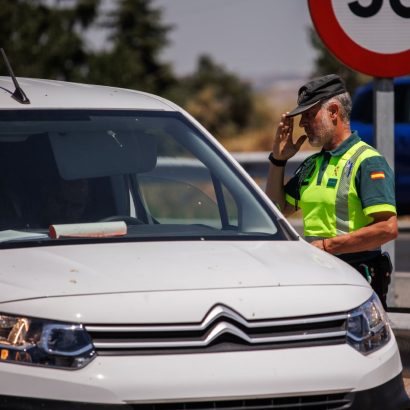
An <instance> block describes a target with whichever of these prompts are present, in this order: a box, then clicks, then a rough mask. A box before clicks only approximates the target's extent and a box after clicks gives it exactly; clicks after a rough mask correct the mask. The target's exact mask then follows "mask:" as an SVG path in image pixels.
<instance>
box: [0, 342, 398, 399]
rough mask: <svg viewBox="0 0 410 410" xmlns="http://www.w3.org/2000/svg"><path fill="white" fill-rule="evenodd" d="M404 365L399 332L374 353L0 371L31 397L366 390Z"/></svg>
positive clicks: (329, 349) (126, 361)
mask: <svg viewBox="0 0 410 410" xmlns="http://www.w3.org/2000/svg"><path fill="white" fill-rule="evenodd" d="M380 361H383V363H384V364H385V365H384V367H383V369H381V368H380ZM347 363H348V366H347V365H346V364H347ZM335 369H337V372H335ZM400 370H401V362H400V356H399V354H398V351H397V349H396V348H395V341H394V339H392V340H391V341H390V342H389V344H388V345H386V346H385V347H384V348H383V349H382V350H380V351H378V352H375V353H374V354H373V355H371V356H363V355H361V354H360V353H358V352H356V351H355V350H354V349H352V348H351V347H350V346H348V345H338V346H321V347H319V348H318V347H316V348H315V347H311V348H305V349H285V350H282V349H279V350H263V351H254V352H232V353H224V354H220V353H217V354H214V355H203V354H188V355H170V356H168V355H158V356H153V355H145V356H144V355H143V356H138V357H135V356H122V357H121V356H120V357H118V356H116V357H101V358H100V357H97V358H96V359H94V360H93V361H92V362H91V364H90V365H88V366H87V367H86V368H84V369H83V370H81V371H71V372H70V371H68V372H67V371H60V372H59V371H50V370H49V369H42V368H33V367H27V366H15V365H7V364H6V365H3V367H1V368H0V377H1V378H2V380H3V381H4V382H2V386H3V388H6V390H7V391H8V392H10V394H14V395H20V394H21V387H20V386H21V385H24V386H27V388H26V389H25V392H24V393H25V394H26V395H27V396H32V397H36V396H39V397H41V396H44V395H47V396H48V397H50V398H54V399H56V400H73V398H75V400H77V401H83V402H96V403H125V402H131V403H132V402H138V403H143V402H155V403H158V402H167V401H171V402H172V401H190V400H193V401H194V400H195V401H196V400H199V401H201V400H204V398H206V399H207V400H212V399H218V400H224V399H231V398H233V397H235V398H236V399H240V398H263V397H272V396H279V397H280V396H288V395H295V394H300V395H303V394H307V395H310V394H315V393H316V394H319V393H320V394H327V393H336V392H346V391H354V390H364V389H368V388H370V387H372V386H374V385H379V384H381V383H383V381H384V380H385V379H386V375H388V374H390V375H394V374H397V373H398V372H400ZM3 374H4V375H7V378H5V377H3ZM193 375H195V377H193ZM318 386H320V389H318Z"/></svg>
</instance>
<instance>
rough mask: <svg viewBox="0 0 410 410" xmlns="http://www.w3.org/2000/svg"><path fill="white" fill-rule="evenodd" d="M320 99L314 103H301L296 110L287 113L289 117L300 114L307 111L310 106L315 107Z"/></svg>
mask: <svg viewBox="0 0 410 410" xmlns="http://www.w3.org/2000/svg"><path fill="white" fill-rule="evenodd" d="M319 103H320V100H319V101H316V102H314V103H312V104H308V105H299V106H297V107H296V108H295V109H294V110H292V111H291V112H290V113H289V114H286V116H287V117H294V116H295V115H299V114H302V113H304V112H305V111H307V110H308V109H309V108H312V107H314V106H315V105H317V104H319Z"/></svg>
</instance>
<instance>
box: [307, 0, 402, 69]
mask: <svg viewBox="0 0 410 410" xmlns="http://www.w3.org/2000/svg"><path fill="white" fill-rule="evenodd" d="M308 4H309V11H310V15H311V17H312V21H313V24H314V25H315V28H316V31H317V32H318V34H319V36H320V37H321V39H322V40H323V42H324V43H325V45H326V47H327V48H328V49H329V50H330V51H331V52H332V53H333V54H334V55H335V56H336V57H337V58H338V59H339V60H341V61H342V62H343V63H344V64H346V65H347V66H348V67H351V68H353V69H354V70H357V71H360V72H362V73H365V74H369V75H372V76H375V77H399V76H401V75H406V74H409V73H410V50H406V51H402V52H400V53H393V54H383V53H377V52H374V51H371V50H368V49H366V48H363V47H362V46H360V45H359V44H357V43H356V42H354V41H353V40H352V39H351V38H350V37H349V36H348V35H347V34H346V32H345V31H344V30H343V28H342V27H341V25H340V23H339V21H338V20H337V18H336V15H335V12H334V10H333V7H332V0H308Z"/></svg>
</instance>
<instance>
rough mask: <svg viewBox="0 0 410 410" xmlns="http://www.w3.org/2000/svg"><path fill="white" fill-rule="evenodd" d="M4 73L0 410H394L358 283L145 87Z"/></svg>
mask: <svg viewBox="0 0 410 410" xmlns="http://www.w3.org/2000/svg"><path fill="white" fill-rule="evenodd" d="M18 81H19V85H20V87H21V90H23V91H24V93H25V96H26V98H24V94H22V93H21V92H19V91H17V92H15V84H13V81H12V79H11V78H8V77H0V224H1V226H0V248H1V249H0V380H1V383H0V408H2V409H9V410H10V409H40V408H41V409H44V408H46V409H60V408H61V409H90V410H91V409H92V410H94V409H110V410H111V409H135V410H137V409H138V410H143V409H144V410H147V409H151V410H154V409H156V410H157V409H170V410H173V409H202V410H204V409H225V410H228V409H230V410H233V409H315V410H317V409H362V410H363V409H373V410H375V409H383V410H386V409H400V408H405V405H406V404H407V400H408V398H407V395H406V394H405V391H404V389H403V381H402V377H401V372H402V366H401V362H400V356H399V351H398V348H397V344H396V341H395V338H394V335H393V334H392V331H391V329H390V326H389V323H388V321H387V319H386V314H385V312H384V311H383V308H382V307H381V305H380V302H379V300H378V299H377V296H375V294H374V293H373V291H372V289H371V287H370V286H369V285H368V283H367V282H366V281H365V280H364V279H363V278H362V277H361V276H360V275H359V274H358V273H357V272H356V271H355V270H353V269H352V268H350V267H349V266H348V265H346V264H345V263H343V262H341V261H340V260H338V259H337V258H335V257H333V256H331V255H329V254H326V253H324V252H322V251H320V250H319V249H316V248H314V247H312V246H311V245H309V244H308V243H307V242H305V241H304V240H303V239H301V238H300V237H299V236H298V234H297V233H296V232H295V231H294V230H293V229H292V227H291V226H290V225H289V224H288V223H287V221H286V220H285V219H284V218H283V216H282V215H281V214H280V212H279V211H278V210H277V208H276V207H275V206H274V205H273V204H272V203H271V202H270V201H269V200H268V198H267V197H266V196H265V195H264V193H263V192H262V191H261V190H260V189H259V188H258V186H257V185H256V184H255V183H254V182H253V181H252V180H251V178H250V177H249V176H248V175H247V174H246V173H245V172H244V171H243V170H242V169H241V168H240V166H239V165H238V164H237V163H236V162H235V161H234V160H233V159H232V158H231V156H230V155H229V154H228V153H227V152H226V151H225V150H224V148H223V147H222V146H221V145H220V144H219V143H218V142H217V141H216V140H215V139H214V138H213V137H212V136H211V135H210V134H209V133H208V132H207V131H206V130H205V129H204V128H203V127H202V126H201V125H200V124H198V122H196V121H195V120H194V119H193V118H192V117H191V116H190V115H189V114H187V113H186V112H185V111H183V110H182V109H181V108H179V107H178V106H176V105H175V104H173V103H171V102H169V101H166V100H164V99H162V98H160V97H157V96H154V95H149V94H146V93H142V92H137V91H132V90H124V89H117V88H110V87H103V86H94V85H86V84H73V83H64V82H58V81H48V80H40V79H27V78H22V79H19V80H18Z"/></svg>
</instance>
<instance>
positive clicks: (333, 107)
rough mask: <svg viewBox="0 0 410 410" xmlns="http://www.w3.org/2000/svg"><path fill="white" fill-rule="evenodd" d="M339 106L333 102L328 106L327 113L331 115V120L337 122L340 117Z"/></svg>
mask: <svg viewBox="0 0 410 410" xmlns="http://www.w3.org/2000/svg"><path fill="white" fill-rule="evenodd" d="M339 110H340V108H339V105H338V104H337V103H336V102H331V103H330V104H329V105H328V106H327V111H328V113H329V114H330V119H331V120H336V119H337V117H338V115H339Z"/></svg>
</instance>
